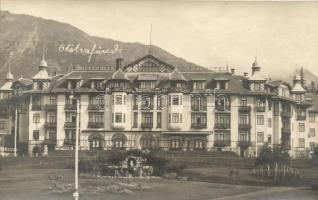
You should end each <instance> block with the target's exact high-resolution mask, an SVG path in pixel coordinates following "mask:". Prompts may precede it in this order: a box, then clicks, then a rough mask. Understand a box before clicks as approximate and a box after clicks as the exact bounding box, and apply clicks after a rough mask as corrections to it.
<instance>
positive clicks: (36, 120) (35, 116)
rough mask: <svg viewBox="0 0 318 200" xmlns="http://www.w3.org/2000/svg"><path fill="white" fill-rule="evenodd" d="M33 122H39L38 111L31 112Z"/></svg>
mask: <svg viewBox="0 0 318 200" xmlns="http://www.w3.org/2000/svg"><path fill="white" fill-rule="evenodd" d="M33 123H40V113H34V114H33Z"/></svg>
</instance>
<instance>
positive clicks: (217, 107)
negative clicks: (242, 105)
mask: <svg viewBox="0 0 318 200" xmlns="http://www.w3.org/2000/svg"><path fill="white" fill-rule="evenodd" d="M215 110H216V111H230V110H231V107H230V106H224V105H216V106H215Z"/></svg>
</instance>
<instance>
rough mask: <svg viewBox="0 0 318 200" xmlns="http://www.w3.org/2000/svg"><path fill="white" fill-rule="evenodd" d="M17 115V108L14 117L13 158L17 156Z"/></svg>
mask: <svg viewBox="0 0 318 200" xmlns="http://www.w3.org/2000/svg"><path fill="white" fill-rule="evenodd" d="M18 113H19V111H18V108H16V109H15V116H14V118H15V119H14V157H16V156H17V135H18Z"/></svg>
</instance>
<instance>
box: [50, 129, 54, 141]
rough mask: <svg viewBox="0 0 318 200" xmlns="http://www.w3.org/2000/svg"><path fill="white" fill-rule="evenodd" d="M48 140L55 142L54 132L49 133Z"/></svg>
mask: <svg viewBox="0 0 318 200" xmlns="http://www.w3.org/2000/svg"><path fill="white" fill-rule="evenodd" d="M49 140H56V133H55V131H54V130H50V131H49Z"/></svg>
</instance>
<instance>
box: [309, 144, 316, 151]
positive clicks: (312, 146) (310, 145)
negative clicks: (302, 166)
mask: <svg viewBox="0 0 318 200" xmlns="http://www.w3.org/2000/svg"><path fill="white" fill-rule="evenodd" d="M309 147H310V151H314V150H315V147H316V144H315V143H314V142H310V143H309Z"/></svg>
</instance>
